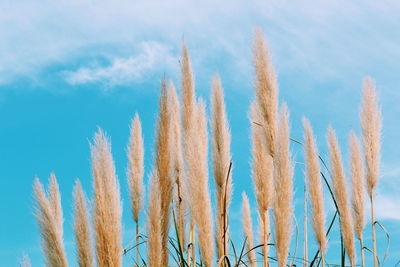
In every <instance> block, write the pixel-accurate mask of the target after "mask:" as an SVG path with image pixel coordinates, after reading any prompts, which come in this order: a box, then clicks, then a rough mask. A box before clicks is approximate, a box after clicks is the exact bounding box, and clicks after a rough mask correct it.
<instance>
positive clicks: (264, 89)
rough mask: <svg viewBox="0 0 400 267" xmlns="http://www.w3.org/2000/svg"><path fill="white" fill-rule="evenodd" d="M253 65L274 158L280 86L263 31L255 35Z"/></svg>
mask: <svg viewBox="0 0 400 267" xmlns="http://www.w3.org/2000/svg"><path fill="white" fill-rule="evenodd" d="M253 64H254V67H255V71H256V79H255V89H256V99H257V103H258V106H259V112H260V118H261V121H260V124H261V125H262V127H263V128H264V136H265V138H266V140H267V147H268V151H269V153H270V155H271V156H272V157H274V154H275V142H276V140H275V139H276V135H277V130H278V119H277V116H278V84H277V81H276V75H275V70H274V67H273V66H272V63H271V59H270V56H269V53H268V49H267V45H266V42H265V39H264V36H263V33H262V31H261V29H259V28H258V29H256V31H255V34H254V46H253Z"/></svg>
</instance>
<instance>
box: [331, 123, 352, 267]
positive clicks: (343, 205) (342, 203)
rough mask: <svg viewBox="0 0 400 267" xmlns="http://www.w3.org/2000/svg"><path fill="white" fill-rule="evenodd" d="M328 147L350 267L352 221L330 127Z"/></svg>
mask: <svg viewBox="0 0 400 267" xmlns="http://www.w3.org/2000/svg"><path fill="white" fill-rule="evenodd" d="M328 147H329V156H330V163H331V169H332V175H333V176H332V182H333V189H334V192H335V199H336V202H337V205H338V209H339V215H340V228H341V233H342V237H343V241H344V246H345V249H346V251H347V254H348V256H349V259H350V263H351V265H352V266H354V264H355V257H356V255H355V248H354V233H353V220H352V217H351V213H350V207H349V202H348V199H347V198H348V197H347V186H346V178H345V174H344V170H343V164H342V156H341V153H340V149H339V145H338V143H337V138H336V133H335V131H334V130H333V129H332V127H331V126H329V128H328Z"/></svg>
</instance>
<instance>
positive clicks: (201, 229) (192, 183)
mask: <svg viewBox="0 0 400 267" xmlns="http://www.w3.org/2000/svg"><path fill="white" fill-rule="evenodd" d="M195 123H196V124H195V125H194V127H191V128H190V129H191V131H193V132H191V133H189V136H191V141H192V144H191V146H188V147H187V149H188V150H187V152H188V153H187V165H188V168H187V171H188V179H187V183H186V185H187V190H188V195H190V198H189V207H190V214H191V218H192V219H193V220H194V222H195V224H196V226H197V230H198V240H199V247H200V251H201V254H202V256H203V262H204V263H205V265H206V266H207V267H210V266H212V259H213V255H214V247H213V245H212V243H213V224H212V212H211V200H210V195H209V189H208V167H207V158H208V153H207V148H208V138H207V119H206V111H205V105H204V102H203V101H202V100H201V99H200V100H199V102H198V104H197V106H196V120H195Z"/></svg>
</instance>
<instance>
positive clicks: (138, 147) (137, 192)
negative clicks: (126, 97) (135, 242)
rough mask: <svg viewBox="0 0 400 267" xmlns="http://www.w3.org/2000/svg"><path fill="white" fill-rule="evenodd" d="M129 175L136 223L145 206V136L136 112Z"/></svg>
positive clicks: (132, 129)
mask: <svg viewBox="0 0 400 267" xmlns="http://www.w3.org/2000/svg"><path fill="white" fill-rule="evenodd" d="M127 151H128V152H127V155H128V162H129V163H128V168H127V177H128V185H129V194H130V199H131V210H132V215H133V219H134V220H135V222H136V224H138V222H139V212H140V210H141V209H142V207H143V172H144V171H143V157H144V149H143V137H142V126H141V123H140V118H139V115H138V114H137V113H136V114H135V117H134V119H133V120H132V125H131V128H130V138H129V145H128V149H127Z"/></svg>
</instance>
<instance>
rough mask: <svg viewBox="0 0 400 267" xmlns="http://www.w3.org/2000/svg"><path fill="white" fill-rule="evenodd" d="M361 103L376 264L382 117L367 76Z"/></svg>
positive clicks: (375, 94) (376, 262)
mask: <svg viewBox="0 0 400 267" xmlns="http://www.w3.org/2000/svg"><path fill="white" fill-rule="evenodd" d="M363 87H364V90H363V103H362V108H361V114H360V115H361V128H362V134H363V143H364V154H365V162H366V168H367V188H368V195H369V198H370V201H371V225H372V242H373V252H374V266H375V267H377V266H378V257H377V248H376V230H375V212H374V208H375V207H374V189H375V187H376V185H377V183H378V178H379V165H380V149H381V128H382V117H381V112H380V110H379V104H378V96H377V93H376V89H375V84H374V81H373V80H372V79H371V78H370V77H367V78H365V80H364V85H363Z"/></svg>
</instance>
